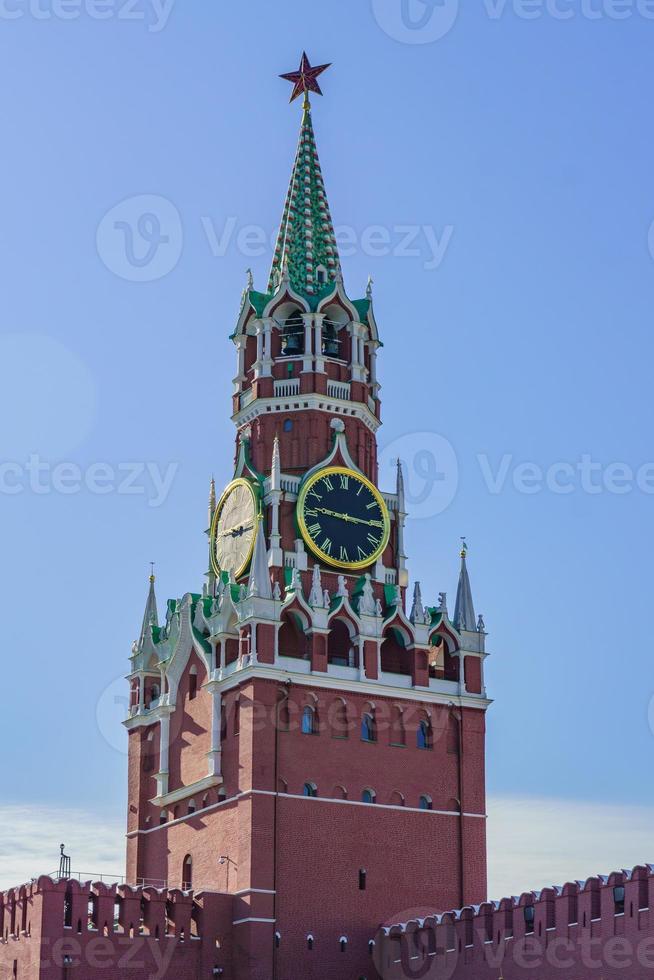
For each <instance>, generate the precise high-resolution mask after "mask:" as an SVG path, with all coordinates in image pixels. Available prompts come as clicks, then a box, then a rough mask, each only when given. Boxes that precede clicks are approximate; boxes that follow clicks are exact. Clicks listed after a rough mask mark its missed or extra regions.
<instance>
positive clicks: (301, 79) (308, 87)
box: [279, 52, 331, 102]
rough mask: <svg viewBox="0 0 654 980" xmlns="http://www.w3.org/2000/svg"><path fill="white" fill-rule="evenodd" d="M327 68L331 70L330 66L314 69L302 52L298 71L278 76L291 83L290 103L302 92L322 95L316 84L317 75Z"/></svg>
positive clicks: (320, 66) (319, 66)
mask: <svg viewBox="0 0 654 980" xmlns="http://www.w3.org/2000/svg"><path fill="white" fill-rule="evenodd" d="M328 68H331V64H329V65H318V66H317V67H316V68H314V67H313V66H312V64H311V62H310V61H309V59H308V58H307V55H306V52H303V53H302V60H301V61H300V68H299V70H298V71H291V72H289V73H288V74H287V75H280V76H279V77H280V78H283V79H285V80H286V81H287V82H293V86H294V88H293V94H292V95H291V102H294V101H295V99H297V98H298V96H300V95H302V93H303V92H315V93H316V95H322V91H321V88H320V85H319V84H318V75H322V73H323V72H324V71H327V69H328Z"/></svg>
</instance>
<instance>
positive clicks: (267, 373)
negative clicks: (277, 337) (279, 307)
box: [261, 317, 273, 378]
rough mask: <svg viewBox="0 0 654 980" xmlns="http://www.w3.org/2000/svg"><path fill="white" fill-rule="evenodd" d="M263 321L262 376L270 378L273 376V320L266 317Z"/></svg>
mask: <svg viewBox="0 0 654 980" xmlns="http://www.w3.org/2000/svg"><path fill="white" fill-rule="evenodd" d="M261 322H262V323H263V358H262V361H261V376H262V377H263V378H269V377H271V376H272V363H273V362H272V329H273V320H272V318H271V317H266V318H265V319H264V320H262V321H261Z"/></svg>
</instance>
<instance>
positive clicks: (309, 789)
mask: <svg viewBox="0 0 654 980" xmlns="http://www.w3.org/2000/svg"><path fill="white" fill-rule="evenodd" d="M302 795H303V796H310V797H312V798H315V797H317V796H318V787H317V786H316V784H315V783H305V784H304V787H303V789H302Z"/></svg>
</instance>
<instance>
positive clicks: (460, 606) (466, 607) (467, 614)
mask: <svg viewBox="0 0 654 980" xmlns="http://www.w3.org/2000/svg"><path fill="white" fill-rule="evenodd" d="M467 554H468V546H467V545H466V543H465V540H464V542H463V547H462V548H461V571H460V573H459V585H458V588H457V590H456V605H455V607H454V620H453V622H454V625H455V626H456V628H457V629H458V630H470V631H471V632H475V630H476V629H477V617H476V616H475V607H474V604H473V602H472V589H471V588H470V577H469V575H468V566H467V564H466V556H467Z"/></svg>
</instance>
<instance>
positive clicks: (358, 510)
mask: <svg viewBox="0 0 654 980" xmlns="http://www.w3.org/2000/svg"><path fill="white" fill-rule="evenodd" d="M298 524H299V526H300V531H301V534H302V537H303V538H304V541H305V543H306V544H307V545H308V547H309V548H310V549H311V551H312V552H313V553H314V554H315V555H317V556H318V557H319V558H321V559H322V560H323V561H324V562H326V563H328V564H330V565H334V566H335V567H337V568H345V569H350V570H353V571H354V570H357V569H361V568H366V567H367V566H368V565H371V564H372V563H373V562H375V561H377V559H378V558H379V556H380V555H381V554H382V553H383V551H384V550H385V548H386V545H387V544H388V539H389V536H390V520H389V516H388V510H387V508H386V504H385V503H384V499H383V497H382V496H381V494H380V493H379V491H378V490H377V488H376V487H375V486H374V484H372V483H371V482H370V481H369V480H367V479H366V478H365V477H363V476H361V475H360V474H359V473H356V472H355V471H354V470H350V469H347V468H345V467H330V468H329V469H325V470H321V471H320V472H318V473H315V474H314V475H313V476H312V477H311V478H310V479H309V480H308V481H307V482H306V483H305V484H304V486H303V487H302V489H301V491H300V497H299V500H298Z"/></svg>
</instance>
